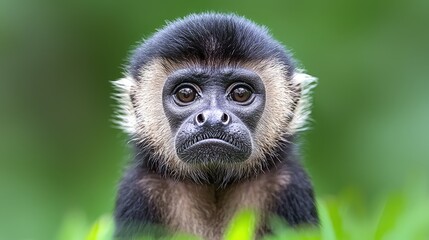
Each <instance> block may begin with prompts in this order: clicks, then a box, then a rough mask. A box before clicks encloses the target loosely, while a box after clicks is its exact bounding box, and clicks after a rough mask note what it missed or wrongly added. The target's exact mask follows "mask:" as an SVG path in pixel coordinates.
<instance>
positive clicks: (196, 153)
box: [177, 139, 251, 164]
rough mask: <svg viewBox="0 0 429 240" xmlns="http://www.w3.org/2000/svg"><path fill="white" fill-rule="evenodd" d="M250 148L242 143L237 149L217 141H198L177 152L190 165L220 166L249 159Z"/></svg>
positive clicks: (229, 144) (224, 142)
mask: <svg viewBox="0 0 429 240" xmlns="http://www.w3.org/2000/svg"><path fill="white" fill-rule="evenodd" d="M250 154H251V147H249V146H248V144H246V143H243V144H242V146H241V147H240V148H239V147H237V146H235V145H233V144H231V143H228V142H226V141H223V140H219V139H206V140H202V141H199V142H197V143H195V144H193V145H192V146H190V147H188V148H187V149H186V150H182V151H180V150H179V151H177V155H178V156H179V158H180V159H181V160H182V161H184V162H186V163H190V164H204V163H212V164H222V163H237V162H243V161H245V160H246V159H248V158H249V156H250Z"/></svg>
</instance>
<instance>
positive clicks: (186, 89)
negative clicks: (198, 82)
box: [174, 86, 197, 104]
mask: <svg viewBox="0 0 429 240" xmlns="http://www.w3.org/2000/svg"><path fill="white" fill-rule="evenodd" d="M174 96H175V99H176V102H178V103H179V104H188V103H191V102H193V101H194V100H195V98H196V97H197V91H196V90H195V89H194V88H193V87H191V86H183V87H181V88H179V89H177V90H176V93H175V94H174Z"/></svg>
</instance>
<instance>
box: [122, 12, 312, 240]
mask: <svg viewBox="0 0 429 240" xmlns="http://www.w3.org/2000/svg"><path fill="white" fill-rule="evenodd" d="M297 65H298V64H297V62H296V60H294V59H293V58H292V55H291V53H290V51H289V50H287V49H286V48H285V47H284V46H283V45H282V44H280V43H279V42H278V41H277V40H275V39H274V38H273V37H272V36H271V34H270V33H269V31H268V30H267V28H266V27H263V26H260V25H258V24H256V23H254V22H252V21H251V20H248V19H246V18H244V17H241V16H238V15H236V14H223V13H200V14H191V15H188V16H186V17H184V18H181V19H177V20H175V21H173V22H170V23H168V24H167V25H166V26H165V27H163V28H162V29H160V30H158V31H157V32H156V33H154V34H153V35H152V36H151V37H150V38H148V39H146V40H144V41H143V42H142V43H140V44H139V45H138V46H137V48H136V49H135V50H134V51H133V52H132V53H131V57H130V58H129V61H128V64H127V67H126V69H125V73H124V76H123V77H122V78H121V79H119V80H116V81H115V82H114V84H115V86H116V88H117V89H118V90H117V92H116V97H117V98H118V101H119V110H118V116H117V119H116V121H117V123H118V124H119V125H120V127H121V128H122V129H123V130H124V131H125V132H126V133H127V134H128V135H129V137H130V141H129V143H130V145H131V146H132V148H133V149H134V152H135V154H134V155H135V156H134V158H133V159H132V160H131V162H130V163H129V166H128V168H127V169H126V171H125V174H124V175H123V178H122V180H121V182H120V184H119V189H118V193H117V199H116V206H115V214H114V215H115V226H116V233H115V236H116V237H117V239H133V238H134V237H136V236H138V235H139V234H147V233H149V232H150V231H151V228H149V227H150V226H160V227H161V228H162V229H164V230H165V231H167V232H171V233H176V232H184V233H189V234H193V235H196V236H199V237H202V238H203V239H209V240H215V239H221V238H222V236H223V234H224V233H225V229H226V227H227V225H228V223H229V221H230V220H231V218H232V217H233V216H234V214H235V213H236V212H237V211H238V210H240V209H242V208H247V209H251V210H253V211H255V212H256V213H257V214H258V215H257V216H258V218H257V219H258V221H257V222H258V227H257V229H258V230H257V234H258V235H263V234H264V233H268V232H269V231H270V230H269V226H268V220H269V219H270V218H271V217H272V216H278V217H279V218H281V219H283V220H285V222H286V223H287V224H288V225H290V226H291V227H296V226H302V225H312V226H317V225H318V223H319V219H318V214H317V209H316V204H315V197H314V190H313V187H312V183H311V180H310V177H309V176H308V174H307V173H306V171H305V170H304V168H303V167H302V166H301V163H300V160H299V153H298V136H299V133H300V132H301V131H303V130H305V129H306V126H307V124H306V122H307V119H308V118H309V114H310V110H309V108H310V102H311V100H310V92H311V90H312V88H313V87H314V85H315V82H316V78H315V77H312V76H310V75H309V74H307V73H305V71H304V70H302V69H301V68H299V67H297ZM161 234H162V233H161Z"/></svg>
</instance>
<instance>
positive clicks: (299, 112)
mask: <svg viewBox="0 0 429 240" xmlns="http://www.w3.org/2000/svg"><path fill="white" fill-rule="evenodd" d="M292 85H293V86H296V87H297V88H298V89H300V92H299V99H298V102H297V103H296V106H295V109H294V112H293V116H292V120H291V122H290V125H289V128H290V132H291V133H296V132H300V131H304V130H306V129H308V127H307V122H308V119H309V116H310V113H311V109H310V108H311V92H312V90H313V88H314V87H316V85H317V78H316V77H313V76H311V75H309V74H306V73H305V72H304V70H303V69H296V70H295V73H294V74H293V76H292Z"/></svg>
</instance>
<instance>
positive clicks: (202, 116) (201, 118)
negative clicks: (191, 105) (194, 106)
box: [195, 113, 206, 125]
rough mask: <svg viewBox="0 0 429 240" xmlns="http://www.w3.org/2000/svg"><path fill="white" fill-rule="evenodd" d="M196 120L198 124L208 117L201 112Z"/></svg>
mask: <svg viewBox="0 0 429 240" xmlns="http://www.w3.org/2000/svg"><path fill="white" fill-rule="evenodd" d="M195 120H196V121H197V124H199V125H202V124H203V123H204V122H205V121H206V118H205V117H204V115H203V114H202V113H200V114H198V115H197V117H196V118H195Z"/></svg>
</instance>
